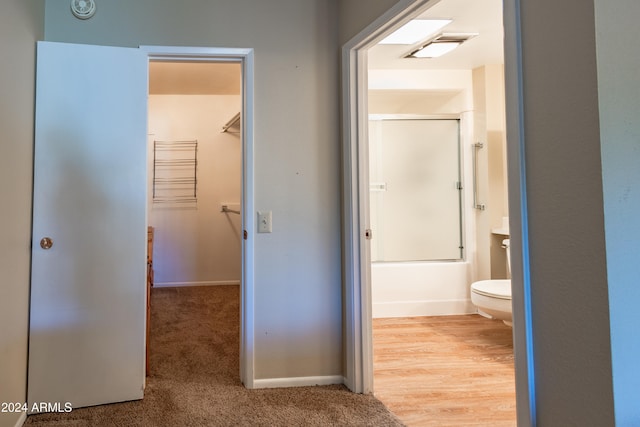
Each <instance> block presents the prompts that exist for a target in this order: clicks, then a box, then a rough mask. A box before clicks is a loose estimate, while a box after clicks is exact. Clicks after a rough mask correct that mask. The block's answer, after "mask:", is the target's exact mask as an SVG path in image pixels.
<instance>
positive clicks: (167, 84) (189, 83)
mask: <svg viewBox="0 0 640 427" xmlns="http://www.w3.org/2000/svg"><path fill="white" fill-rule="evenodd" d="M240 89H241V68H240V64H239V63H230V62H176V61H174V62H170V61H151V62H150V63H149V94H151V95H239V94H240Z"/></svg>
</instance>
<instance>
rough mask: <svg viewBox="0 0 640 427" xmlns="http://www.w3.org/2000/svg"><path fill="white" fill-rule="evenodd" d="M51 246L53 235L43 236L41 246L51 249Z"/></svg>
mask: <svg viewBox="0 0 640 427" xmlns="http://www.w3.org/2000/svg"><path fill="white" fill-rule="evenodd" d="M51 246H53V240H52V239H51V237H43V238H42V240H40V247H41V248H42V249H51Z"/></svg>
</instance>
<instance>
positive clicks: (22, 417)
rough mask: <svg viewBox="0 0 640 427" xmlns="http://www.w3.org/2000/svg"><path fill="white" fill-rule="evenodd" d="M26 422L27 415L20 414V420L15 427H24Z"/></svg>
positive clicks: (24, 413)
mask: <svg viewBox="0 0 640 427" xmlns="http://www.w3.org/2000/svg"><path fill="white" fill-rule="evenodd" d="M25 421H27V413H26V412H23V413H21V414H20V418H18V421H16V425H15V427H22V425H23V424H24V422H25Z"/></svg>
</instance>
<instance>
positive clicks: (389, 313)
mask: <svg viewBox="0 0 640 427" xmlns="http://www.w3.org/2000/svg"><path fill="white" fill-rule="evenodd" d="M476 312H477V309H476V307H475V306H474V305H473V304H472V303H471V300H470V299H460V300H441V301H428V300H425V301H393V302H377V303H373V304H372V317H373V318H374V319H375V318H383V317H412V316H452V315H459V314H472V313H476Z"/></svg>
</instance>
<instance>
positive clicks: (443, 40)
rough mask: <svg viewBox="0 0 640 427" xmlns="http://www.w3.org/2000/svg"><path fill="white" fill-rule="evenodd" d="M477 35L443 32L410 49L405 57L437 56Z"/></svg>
mask: <svg viewBox="0 0 640 427" xmlns="http://www.w3.org/2000/svg"><path fill="white" fill-rule="evenodd" d="M477 35H478V33H443V34H440V35H439V36H437V37H435V38H433V39H431V40H429V41H428V42H427V43H425V44H423V45H422V46H420V47H419V48H417V49H414V50H412V51H411V52H410V53H409V54H408V55H405V58H437V57H439V56H442V55H444V54H446V53H449V52H451V51H452V50H454V49H455V48H457V47H458V46H460V45H461V44H462V43H464V42H466V41H467V40H469V39H472V38H474V37H475V36H477Z"/></svg>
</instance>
